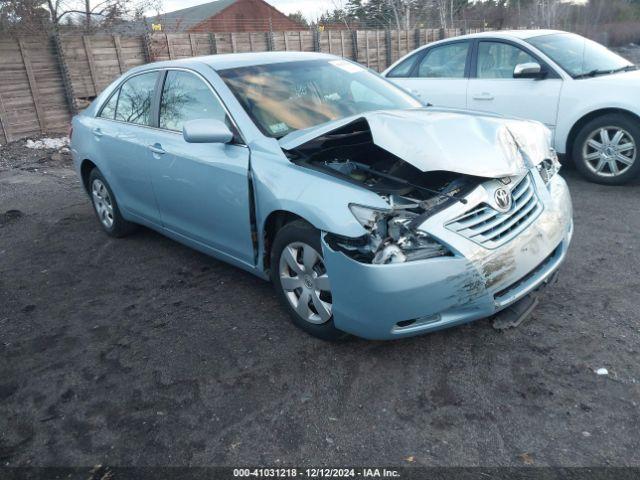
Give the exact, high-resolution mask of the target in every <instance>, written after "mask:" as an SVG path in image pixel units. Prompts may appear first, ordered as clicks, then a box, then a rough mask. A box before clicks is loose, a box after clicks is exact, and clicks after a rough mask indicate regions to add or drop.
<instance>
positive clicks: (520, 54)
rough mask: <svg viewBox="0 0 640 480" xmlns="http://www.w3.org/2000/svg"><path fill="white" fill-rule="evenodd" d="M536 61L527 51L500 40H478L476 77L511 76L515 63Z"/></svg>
mask: <svg viewBox="0 0 640 480" xmlns="http://www.w3.org/2000/svg"><path fill="white" fill-rule="evenodd" d="M531 62H535V63H538V60H536V59H535V58H533V57H532V56H531V55H529V54H528V53H527V52H525V51H524V50H522V49H521V48H518V47H516V46H514V45H510V44H508V43H502V42H480V46H479V48H478V78H513V71H514V70H515V68H516V65H518V64H521V63H531Z"/></svg>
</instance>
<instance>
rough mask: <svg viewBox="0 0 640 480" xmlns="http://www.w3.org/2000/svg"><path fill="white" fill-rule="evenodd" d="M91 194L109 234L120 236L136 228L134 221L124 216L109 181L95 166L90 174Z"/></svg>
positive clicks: (92, 201) (98, 215) (103, 225)
mask: <svg viewBox="0 0 640 480" xmlns="http://www.w3.org/2000/svg"><path fill="white" fill-rule="evenodd" d="M89 196H90V197H91V203H92V205H93V211H94V212H95V213H96V216H97V217H98V221H99V222H100V226H101V227H102V229H103V230H104V231H105V232H106V233H107V235H109V236H111V237H115V238H120V237H124V236H126V235H129V234H130V233H131V232H133V231H134V230H135V229H136V225H135V224H134V223H131V222H127V221H126V220H125V219H124V218H122V215H121V214H120V209H119V208H118V203H117V202H116V197H115V195H114V194H113V191H112V190H111V187H110V186H109V183H107V181H106V180H105V178H104V177H103V176H102V173H100V170H98V169H97V168H94V169H93V170H92V171H91V173H90V174H89Z"/></svg>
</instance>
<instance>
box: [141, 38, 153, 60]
mask: <svg viewBox="0 0 640 480" xmlns="http://www.w3.org/2000/svg"><path fill="white" fill-rule="evenodd" d="M142 49H143V50H144V61H145V63H151V62H153V60H154V58H153V54H152V52H151V34H150V33H149V32H146V33H145V34H144V35H143V36H142Z"/></svg>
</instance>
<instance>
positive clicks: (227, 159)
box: [147, 70, 254, 265]
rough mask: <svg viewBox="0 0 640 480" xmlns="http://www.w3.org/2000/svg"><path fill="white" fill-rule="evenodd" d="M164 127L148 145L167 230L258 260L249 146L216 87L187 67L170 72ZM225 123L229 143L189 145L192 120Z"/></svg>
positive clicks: (164, 100) (162, 106) (162, 109)
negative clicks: (232, 135)
mask: <svg viewBox="0 0 640 480" xmlns="http://www.w3.org/2000/svg"><path fill="white" fill-rule="evenodd" d="M161 95H162V96H161V99H160V106H159V130H157V131H156V132H155V133H156V134H155V136H154V140H153V142H151V143H150V144H149V146H148V152H147V155H148V156H149V158H150V159H151V162H152V164H153V168H152V182H153V188H154V191H155V193H156V197H157V199H158V206H159V208H160V213H161V216H162V223H163V225H164V227H165V228H166V229H167V230H170V231H171V232H173V233H174V234H178V235H180V236H182V237H185V238H188V239H190V240H192V241H195V242H197V243H199V244H201V245H205V246H207V247H210V248H213V249H215V250H216V251H217V252H219V253H222V254H226V255H229V256H231V257H233V258H234V259H237V260H240V261H242V262H243V263H246V264H251V265H253V264H254V249H253V242H252V240H251V239H252V237H251V221H250V200H249V195H250V193H249V149H248V148H247V147H246V146H244V145H243V144H242V141H241V139H240V137H239V132H238V131H237V129H236V127H235V125H234V124H233V122H232V120H231V118H230V116H229V114H228V113H227V111H226V109H225V107H224V105H223V104H222V102H221V101H220V99H219V97H218V95H217V94H216V93H215V91H214V90H213V87H211V85H210V84H209V83H208V82H207V81H206V80H205V79H204V78H203V77H201V76H200V75H198V74H196V73H195V72H191V71H187V70H168V71H167V72H166V78H165V79H164V82H163V87H162V90H161ZM198 119H215V120H220V121H223V122H225V123H226V124H227V125H228V126H229V127H230V128H231V130H232V131H235V132H236V139H235V140H234V141H232V142H231V143H228V144H221V143H187V142H185V140H184V137H183V136H182V127H183V125H184V123H185V122H187V121H189V120H198Z"/></svg>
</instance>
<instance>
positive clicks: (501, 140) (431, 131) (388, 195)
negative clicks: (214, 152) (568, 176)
mask: <svg viewBox="0 0 640 480" xmlns="http://www.w3.org/2000/svg"><path fill="white" fill-rule="evenodd" d="M520 123H525V122H517V123H514V125H512V128H508V127H507V126H506V125H505V122H504V121H503V120H497V119H495V118H491V117H488V118H485V117H477V116H467V115H460V114H459V113H456V114H451V113H450V112H447V111H444V112H438V111H435V112H433V111H425V110H422V109H418V110H414V111H401V112H397V111H392V112H371V113H368V114H365V115H364V116H362V117H360V118H356V119H351V121H349V122H346V123H343V124H342V125H338V126H333V128H331V127H330V126H329V127H325V128H320V129H318V130H319V131H316V132H309V133H303V134H299V133H296V134H295V135H294V138H293V139H291V138H288V137H285V138H284V139H282V140H281V145H282V146H283V149H284V151H285V153H286V155H287V157H288V158H289V160H290V161H292V162H293V163H295V164H297V165H300V166H304V167H307V168H311V169H314V170H318V171H322V172H324V173H328V174H330V175H332V176H335V177H337V178H340V179H342V180H344V181H346V182H349V183H354V184H357V185H359V186H362V187H364V188H366V189H368V190H371V191H373V192H375V193H376V194H378V195H379V196H380V197H381V198H382V199H383V200H384V201H385V202H386V203H387V204H388V209H379V208H371V207H368V206H366V205H360V204H357V203H352V204H349V209H350V210H351V212H352V214H353V215H354V217H355V218H356V220H357V221H358V223H359V224H360V225H362V227H364V229H365V230H366V231H367V233H366V235H364V236H362V237H360V238H350V237H341V236H339V235H336V234H328V235H327V237H326V240H327V242H328V243H329V245H330V246H331V247H332V248H333V249H335V250H338V251H341V252H343V253H345V254H346V255H348V256H350V257H351V258H354V259H356V260H358V261H360V262H364V263H372V264H389V263H403V262H410V261H415V260H424V259H428V258H434V257H442V256H448V255H452V252H451V250H450V249H449V248H448V247H446V246H445V245H443V244H441V243H440V242H438V241H437V240H436V239H434V238H432V237H431V236H430V235H429V234H428V233H426V232H424V231H422V230H420V229H419V226H420V225H421V224H423V223H424V221H425V220H426V219H427V218H429V217H431V216H432V215H434V214H436V213H438V212H439V211H441V210H443V209H445V208H447V207H449V206H450V205H452V204H454V203H456V202H461V203H463V204H464V203H466V200H465V196H466V195H467V194H468V193H469V192H471V191H473V190H474V189H475V188H477V187H478V186H479V185H480V184H481V183H483V182H485V181H487V180H488V178H497V177H499V176H511V175H521V174H524V173H525V172H526V171H527V169H528V168H530V166H533V163H535V160H532V158H531V157H535V156H536V153H537V152H539V151H543V150H544V149H540V148H533V149H530V151H532V152H533V155H529V154H525V155H524V156H523V155H522V153H521V152H520V148H519V142H518V139H517V137H518V133H517V132H520V131H522V128H517V127H518V126H519V124H520ZM533 125H536V124H533ZM454 128H455V129H457V132H458V133H457V134H456V135H455V138H454V137H451V134H452V131H453V130H452V129H454ZM514 131H515V132H516V133H515V134H514ZM478 132H482V133H483V135H481V136H479V135H478ZM314 133H315V135H314ZM519 136H520V137H521V138H522V134H520V135H519ZM459 137H462V138H465V137H466V138H465V144H464V146H461V139H460V138H459ZM526 140H527V139H526V138H525V141H524V142H523V143H526V144H527V145H528V146H529V145H531V143H532V142H531V141H528V142H527V141H526ZM520 141H521V142H522V139H521V140H520ZM443 142H446V143H448V144H449V146H447V147H446V148H445V145H443ZM474 144H475V145H474ZM487 145H490V146H491V149H490V150H491V151H490V152H489V153H490V155H487V152H486V151H487ZM534 147H536V146H535V145H534ZM434 151H435V155H434ZM445 153H446V154H445ZM540 161H542V159H540Z"/></svg>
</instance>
